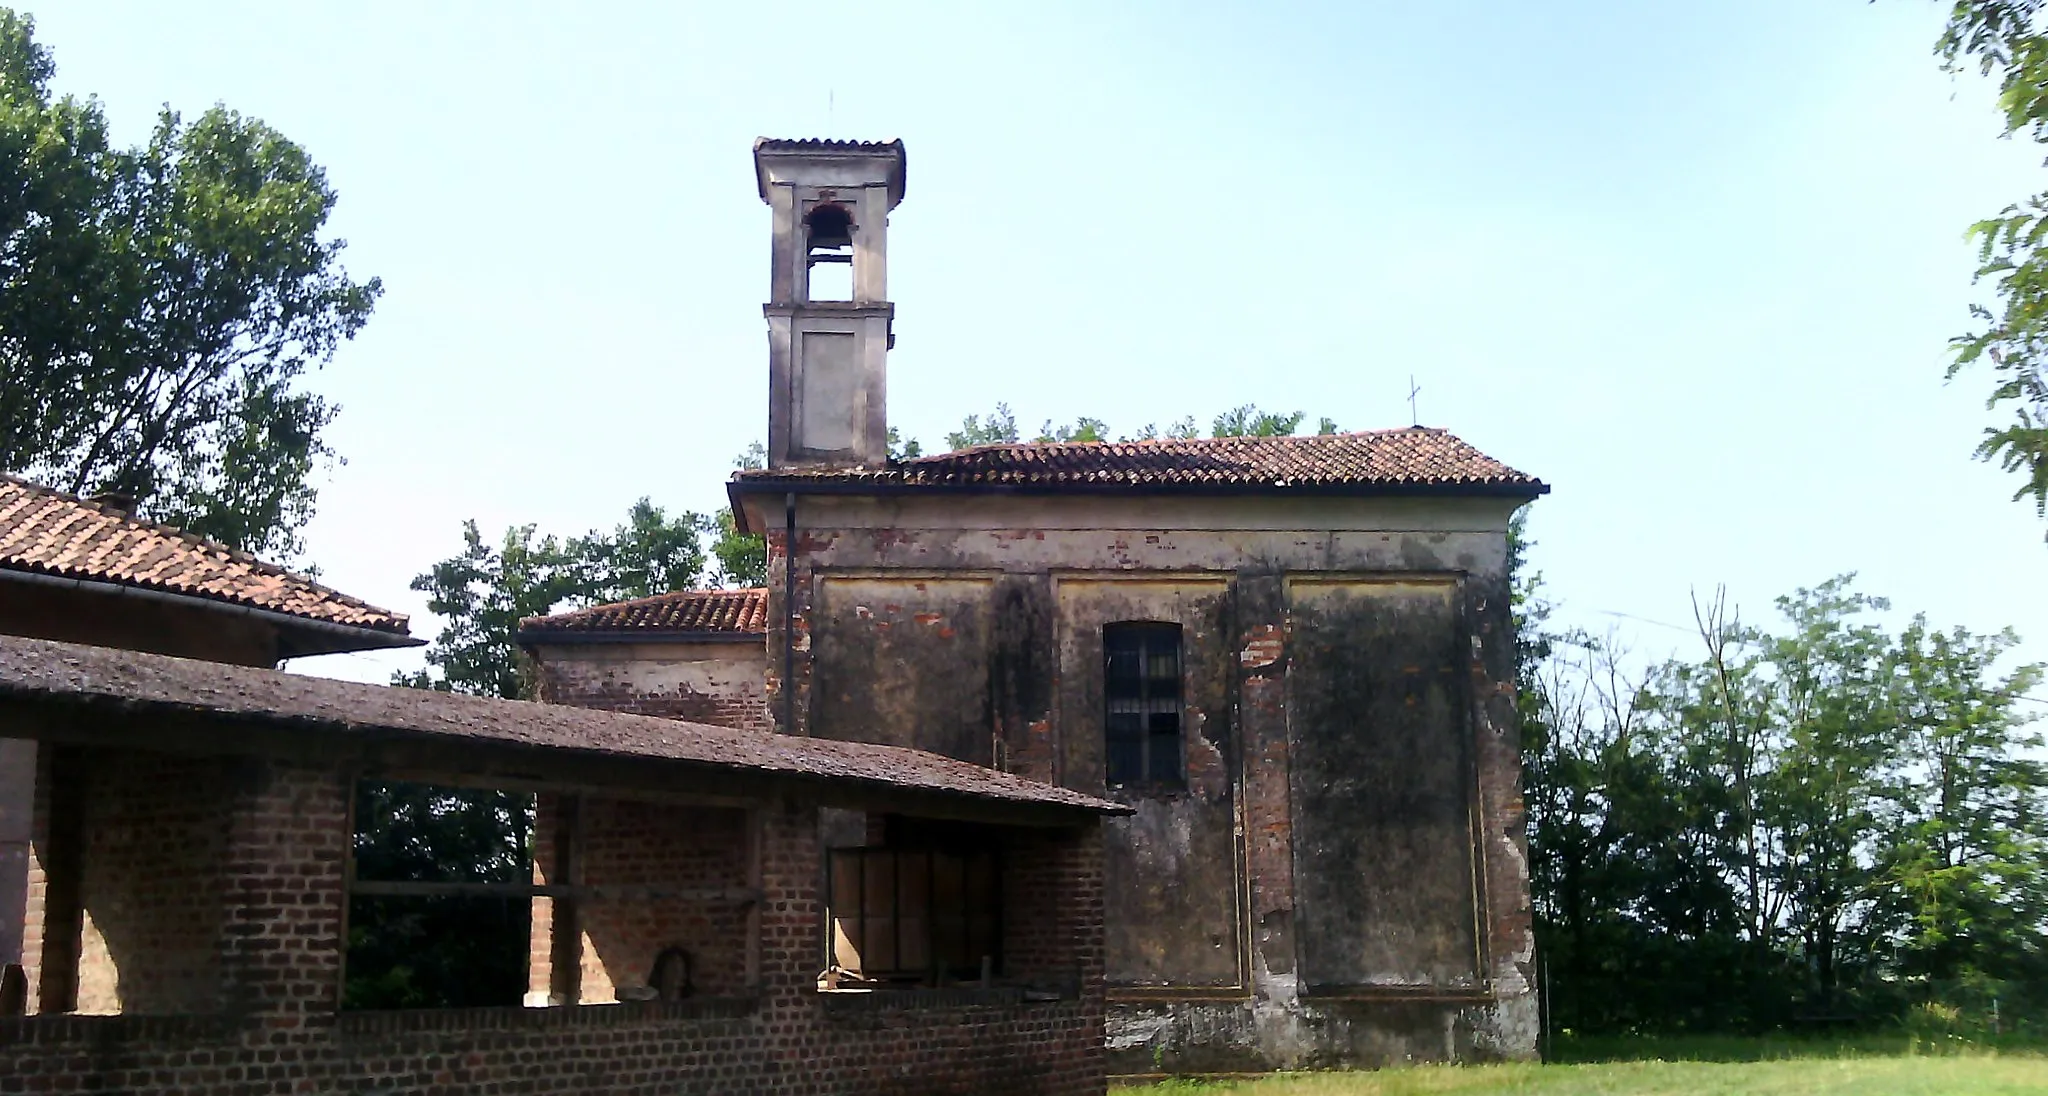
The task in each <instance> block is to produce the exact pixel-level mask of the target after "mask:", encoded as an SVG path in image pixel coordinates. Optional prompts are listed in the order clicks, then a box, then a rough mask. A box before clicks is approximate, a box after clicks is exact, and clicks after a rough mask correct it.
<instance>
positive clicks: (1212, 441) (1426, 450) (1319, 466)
mask: <svg viewBox="0 0 2048 1096" xmlns="http://www.w3.org/2000/svg"><path fill="white" fill-rule="evenodd" d="M733 483H734V486H735V488H736V489H738V490H751V489H763V490H766V489H780V488H782V487H784V486H790V487H795V488H797V489H798V490H801V489H802V488H803V487H804V486H806V485H817V486H824V485H845V486H846V487H848V488H856V487H875V488H880V489H917V488H930V489H937V490H947V489H951V490H976V489H984V490H988V489H993V490H1002V489H1024V490H1041V491H1061V490H1083V491H1085V490H1091V489H1093V490H1115V491H1129V492H1143V491H1188V492H1202V491H1233V492H1234V491H1289V490H1294V491H1315V490H1318V489H1321V490H1332V489H1335V490H1342V491H1346V492H1352V491H1364V492H1367V493H1377V492H1386V493H1390V494H1392V493H1411V492H1412V493H1423V494H1430V493H1446V494H1454V493H1456V494H1462V493H1480V494H1500V495H1516V496H1534V495H1540V494H1544V493H1545V492H1547V491H1549V490H1550V488H1549V487H1548V486H1546V485H1545V484H1544V483H1543V481H1541V480H1539V479H1537V478H1536V477H1534V476H1531V475H1528V474H1526V473H1523V472H1518V471H1516V470H1515V469H1513V468H1510V467H1508V466H1507V465H1505V464H1502V463H1501V462H1500V461H1497V460H1495V459H1493V458H1492V457H1489V456H1487V455H1486V454H1484V453H1482V452H1480V451H1479V450H1477V449H1475V448H1473V447H1472V446H1471V445H1469V444H1467V443H1466V442H1464V441H1463V440H1461V439H1459V438H1458V437H1456V436H1455V435H1453V434H1451V433H1449V432H1448V431H1444V430H1438V429H1435V428H1432V427H1421V426H1418V427H1405V428H1402V429H1398V430H1375V431H1369V432H1364V433H1355V434H1320V435H1309V436H1304V437H1270V438H1257V437H1232V438H1160V439H1155V440H1149V441H1124V442H1022V443H1016V444H1007V445H980V446H975V447H973V448H970V449H962V450H959V451H958V452H953V453H944V454H941V455H939V456H933V457H916V458H913V459H910V460H903V461H891V462H890V463H889V464H888V465H887V466H885V467H880V468H858V467H857V468H829V467H819V468H778V469H748V470H745V471H741V472H739V473H737V474H736V475H735V477H734V480H733Z"/></svg>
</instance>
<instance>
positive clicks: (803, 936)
mask: <svg viewBox="0 0 2048 1096" xmlns="http://www.w3.org/2000/svg"><path fill="white" fill-rule="evenodd" d="M758 814H759V818H760V827H761V830H760V838H759V840H760V857H761V901H760V914H759V918H758V919H759V923H760V928H759V933H760V935H759V941H760V942H759V944H758V945H757V946H758V947H759V948H760V954H759V956H758V958H757V959H756V960H755V961H754V963H753V964H752V965H754V966H756V968H757V969H758V971H759V979H760V992H761V1000H762V1004H763V1005H764V1007H766V1008H768V1009H771V1010H773V1009H793V1008H809V1007H810V1005H811V1003H812V1001H811V996H810V995H811V994H812V993H813V992H814V991H815V989H816V987H817V977H818V973H819V971H821V970H822V969H824V944H823V935H822V933H823V928H822V926H823V924H824V913H823V910H822V907H821V906H820V905H819V894H818V887H819V883H820V880H821V879H822V878H823V874H822V873H823V866H822V861H821V859H820V856H819V853H818V812H817V809H816V808H815V807H811V806H809V805H807V804H806V805H801V806H792V805H785V806H782V807H766V808H763V809H762V810H760V811H759V812H758Z"/></svg>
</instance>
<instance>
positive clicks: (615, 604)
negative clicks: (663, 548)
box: [519, 586, 768, 624]
mask: <svg viewBox="0 0 2048 1096" xmlns="http://www.w3.org/2000/svg"><path fill="white" fill-rule="evenodd" d="M717 596H726V597H739V596H748V597H767V596H768V588H767V587H766V586H736V587H733V588H732V589H726V588H725V587H723V586H712V587H707V588H704V589H695V590H669V591H666V592H664V593H659V594H648V595H647V596H646V597H629V598H627V599H625V600H624V601H600V602H598V603H597V604H595V605H585V606H583V607H582V608H579V609H566V610H564V611H562V612H559V613H542V614H541V615H539V616H530V617H520V618H519V623H520V624H525V623H526V622H527V621H530V620H560V619H562V618H563V617H572V616H582V615H584V614H587V613H596V612H599V611H602V610H606V609H625V608H628V607H631V606H634V605H649V604H652V603H654V602H657V601H667V600H669V599H671V598H681V597H717Z"/></svg>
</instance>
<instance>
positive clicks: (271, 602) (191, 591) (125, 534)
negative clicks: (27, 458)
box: [0, 475, 407, 636]
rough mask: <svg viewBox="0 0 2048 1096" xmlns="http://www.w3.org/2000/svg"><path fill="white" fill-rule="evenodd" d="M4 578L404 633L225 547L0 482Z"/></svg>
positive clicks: (354, 604)
mask: <svg viewBox="0 0 2048 1096" xmlns="http://www.w3.org/2000/svg"><path fill="white" fill-rule="evenodd" d="M0 570H10V571H27V572H31V573H36V574H44V575H53V576H58V577H62V578H75V579H85V580H89V581H94V582H105V583H111V584H114V585H119V586H135V587H141V588H144V589H151V590H161V591H165V592H168V593H175V594H183V595H186V596H189V597H195V598H203V599H207V600H212V601H221V602H227V603H230V604H235V605H245V606H248V607H251V608H255V609H262V610H265V611H268V612H274V613H283V614H286V615H288V616H295V617H303V618H305V619H307V620H314V621H321V622H324V623H328V624H341V625H346V626H349V627H353V628H364V629H368V630H371V631H377V632H387V633H390V634H392V635H396V636H404V635H406V634H407V627H406V617H405V615H404V614H402V613H394V612H392V611H390V610H388V609H380V608H378V607H377V606H375V605H371V604H369V603H368V602H365V601H360V600H358V599H356V598H352V597H350V596H348V595H347V594H344V593H340V592H339V591H336V590H330V589H328V588H327V587H325V586H322V585H320V584H319V583H317V582H314V581H313V580H312V579H309V578H307V577H305V576H304V575H297V574H293V573H292V572H290V571H287V570H285V569H284V568H282V567H279V566H277V565H276V564H273V563H265V562H263V561H262V560H260V559H257V558H256V557H254V556H251V555H249V554H247V553H245V552H238V551H236V550H234V549H232V548H229V547H228V546H227V545H225V544H221V543H219V542H218V541H212V540H207V539H206V538H204V537H200V536H196V535H194V534H191V533H187V532H185V531H184V530H182V529H177V528H174V527H172V526H169V525H159V524H156V523H154V522H147V521H140V520H138V519H136V518H133V517H130V516H128V515H127V514H124V513H122V512H121V511H119V510H116V509H114V508H112V507H108V506H104V505H101V504H100V503H96V502H91V501H88V500H86V499H81V498H78V497H77V496H75V495H69V494H65V493H64V492H62V491H58V490H56V489H54V488H50V487H44V486H42V485H40V484H34V483H30V482H28V481H27V480H23V479H18V478H16V477H13V476H5V475H0Z"/></svg>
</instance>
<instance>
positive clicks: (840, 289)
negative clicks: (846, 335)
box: [804, 202, 854, 301]
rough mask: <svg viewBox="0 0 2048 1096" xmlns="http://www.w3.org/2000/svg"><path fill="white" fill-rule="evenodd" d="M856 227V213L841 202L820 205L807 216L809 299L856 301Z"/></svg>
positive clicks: (805, 241)
mask: <svg viewBox="0 0 2048 1096" xmlns="http://www.w3.org/2000/svg"><path fill="white" fill-rule="evenodd" d="M853 227H854V226H853V213H852V211H851V210H848V209H847V208H846V207H845V206H843V205H841V204H839V203H838V202H820V203H818V204H817V205H815V206H812V207H811V211H810V212H809V213H807V214H805V215H804V270H805V274H804V278H805V288H806V291H805V297H806V298H807V299H809V300H813V301H850V300H852V299H853Z"/></svg>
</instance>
